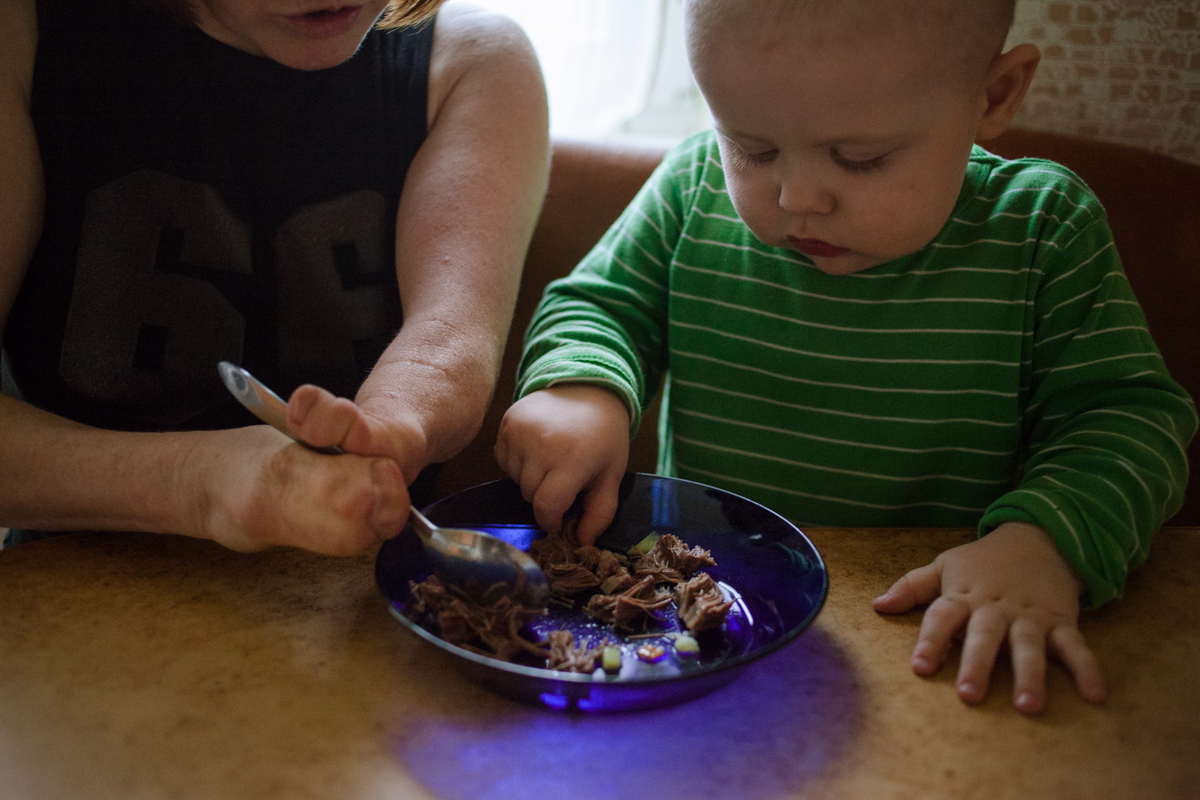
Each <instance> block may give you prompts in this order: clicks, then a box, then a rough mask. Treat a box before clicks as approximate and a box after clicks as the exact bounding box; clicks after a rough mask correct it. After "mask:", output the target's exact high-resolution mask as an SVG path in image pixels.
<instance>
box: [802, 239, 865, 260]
mask: <svg viewBox="0 0 1200 800" xmlns="http://www.w3.org/2000/svg"><path fill="white" fill-rule="evenodd" d="M788 241H789V242H791V243H792V247H794V248H796V249H797V250H799V251H800V252H801V253H804V255H806V256H816V257H817V258H837V257H838V256H841V255H845V254H846V253H849V252H850V250H849V249H847V248H845V247H838V246H837V245H835V244H830V243H829V242H823V241H821V240H820V239H800V238H797V237H795V236H789V237H788Z"/></svg>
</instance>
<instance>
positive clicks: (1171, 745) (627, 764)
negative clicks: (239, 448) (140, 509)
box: [0, 528, 1200, 800]
mask: <svg viewBox="0 0 1200 800" xmlns="http://www.w3.org/2000/svg"><path fill="white" fill-rule="evenodd" d="M806 532H807V533H808V535H809V536H810V538H811V539H812V540H813V542H814V543H815V544H816V545H817V547H818V549H819V550H820V551H821V553H822V555H823V556H824V557H825V559H826V562H827V564H828V567H829V571H830V585H831V589H830V595H829V599H828V601H827V603H826V605H825V607H824V609H823V610H822V611H821V613H820V615H819V616H818V618H817V620H816V622H815V623H814V624H813V626H812V627H811V628H810V629H809V630H808V631H807V632H805V633H804V634H803V635H802V636H801V637H799V638H798V639H797V640H796V641H795V642H794V643H792V644H790V645H788V646H787V647H785V648H783V649H782V650H780V651H779V652H777V653H774V654H773V655H771V656H769V657H767V658H765V659H763V660H762V661H760V662H757V663H756V664H754V665H753V666H752V667H750V669H748V670H747V671H746V672H745V673H744V674H743V675H742V676H741V677H739V678H738V679H737V680H736V681H735V682H734V683H733V684H731V685H730V686H728V687H725V688H723V689H720V690H718V691H717V692H714V693H713V694H711V695H708V696H706V697H702V698H700V699H697V700H694V701H692V702H690V703H686V704H683V705H680V706H676V707H673V708H667V709H661V710H655V711H647V712H638V713H634V714H612V715H602V716H578V715H566V714H562V713H560V712H554V711H549V710H543V709H537V708H532V707H527V706H523V705H519V704H517V703H514V702H512V701H509V700H506V699H504V698H501V697H498V696H496V695H494V694H492V693H490V692H488V691H487V690H485V689H482V688H479V687H477V686H475V685H474V684H471V683H469V682H467V681H466V680H465V679H464V678H462V677H461V676H460V675H459V674H458V673H457V672H456V670H455V669H454V664H453V660H452V658H451V657H450V656H448V655H446V654H445V653H443V652H442V651H440V650H438V649H437V648H435V647H433V646H431V645H429V644H428V643H425V642H423V641H421V640H420V639H418V637H416V636H414V635H413V634H412V633H410V632H409V631H407V630H405V629H403V628H402V627H401V626H400V625H399V624H398V623H397V622H396V621H395V620H394V619H393V618H392V617H391V616H390V614H389V613H388V611H387V609H386V606H385V604H384V602H383V600H382V599H381V597H380V596H379V594H378V593H377V591H376V589H375V586H374V580H373V574H372V567H373V559H372V558H371V557H361V558H357V559H334V558H326V557H322V556H316V555H312V554H309V553H305V552H301V551H296V550H283V549H280V550H272V551H268V552H264V553H256V554H249V555H247V554H239V553H233V552H230V551H227V550H224V549H222V548H220V547H218V546H216V545H213V544H210V543H207V542H201V541H194V540H189V539H183V538H177V537H169V536H155V535H136V534H83V535H79V536H71V537H64V538H61V539H57V540H50V541H46V542H38V543H34V544H29V545H22V546H20V547H17V548H13V549H10V550H5V551H3V552H0V798H5V799H7V798H20V800H26V799H29V800H33V799H34V798H72V799H74V798H96V800H106V799H107V798H121V800H130V799H131V798H166V797H170V798H256V799H261V798H288V799H289V800H290V799H291V798H305V797H322V798H323V797H336V798H339V800H359V799H360V798H372V799H374V798H443V799H444V800H449V799H450V798H455V799H457V798H471V799H472V800H477V799H478V800H490V799H493V798H494V799H495V800H502V799H503V800H507V799H508V798H522V797H537V798H565V797H570V798H573V799H575V798H579V799H581V800H592V798H596V800H600V798H604V800H622V799H623V798H626V797H629V798H634V797H636V798H639V800H642V798H647V797H652V798H655V800H685V799H686V800H696V799H697V798H712V797H735V798H739V800H778V799H780V798H808V797H814V798H816V797H819V798H847V799H849V798H856V799H857V798H867V797H869V798H909V797H921V798H956V799H957V798H975V797H978V798H989V800H991V799H994V798H1022V799H1023V798H1033V797H1036V798H1089V799H1090V800H1095V799H1098V798H1155V800H1168V799H1169V798H1186V797H1191V798H1195V797H1200V666H1198V665H1200V528H1178V529H1166V530H1164V531H1162V532H1160V533H1159V535H1158V537H1157V538H1156V540H1155V543H1154V548H1153V553H1152V554H1151V557H1150V559H1149V561H1148V562H1147V563H1146V564H1145V565H1144V566H1143V567H1141V568H1140V569H1138V570H1137V571H1135V572H1134V574H1133V575H1132V576H1131V578H1130V580H1129V583H1128V586H1127V589H1126V596H1125V598H1124V599H1123V600H1121V601H1119V602H1117V603H1114V604H1110V605H1109V606H1108V607H1106V608H1104V609H1101V610H1100V611H1098V612H1095V613H1089V614H1086V615H1085V617H1084V620H1083V623H1082V624H1083V629H1084V632H1085V634H1086V635H1087V636H1088V639H1089V641H1090V642H1091V644H1092V646H1093V647H1094V649H1095V651H1096V653H1097V656H1098V657H1099V659H1100V662H1101V665H1102V667H1103V669H1104V673H1105V676H1106V678H1107V680H1108V683H1109V699H1108V700H1107V701H1106V702H1105V703H1104V704H1103V705H1102V706H1099V707H1093V706H1089V705H1087V704H1086V703H1084V702H1082V701H1081V700H1079V698H1078V697H1077V696H1076V695H1075V693H1074V690H1073V688H1072V686H1071V684H1070V680H1069V678H1068V676H1067V675H1066V673H1065V671H1064V670H1062V669H1061V668H1060V667H1057V666H1056V667H1053V668H1052V669H1051V674H1050V689H1051V694H1050V701H1049V705H1048V708H1047V710H1046V711H1045V713H1043V714H1042V715H1041V716H1040V717H1036V718H1028V717H1024V716H1022V715H1020V714H1018V713H1017V712H1016V711H1014V710H1013V709H1012V707H1011V705H1010V700H1009V695H1010V692H1011V687H1012V682H1011V672H1010V671H1009V670H1008V669H1007V667H1005V668H1002V669H1001V670H1000V673H999V676H998V677H997V679H996V680H995V681H994V683H993V687H992V692H991V695H990V696H989V699H988V700H987V701H986V702H985V703H983V704H982V705H980V706H977V707H968V706H966V705H964V704H963V703H961V702H960V701H959V700H958V699H957V697H956V696H955V694H954V689H953V678H954V670H955V668H956V667H957V663H956V662H955V661H952V662H951V663H949V664H947V666H946V667H944V668H943V669H942V671H941V672H940V673H939V674H938V675H937V676H936V677H934V678H930V679H922V678H918V677H916V676H914V675H913V674H912V672H911V671H910V669H909V665H908V661H909V659H908V657H909V653H910V652H911V649H912V645H913V642H914V640H915V637H916V633H917V629H918V626H919V623H920V616H919V614H918V613H912V614H907V615H904V616H900V617H884V616H880V615H878V614H876V613H875V612H874V611H872V609H871V606H870V601H871V598H873V597H874V596H876V595H877V594H880V593H881V592H882V591H883V590H884V589H885V588H886V587H887V586H888V585H889V584H890V583H891V581H892V580H893V579H894V578H895V577H897V576H898V575H900V574H902V573H903V572H904V571H905V570H907V569H909V568H911V567H914V566H918V565H920V564H923V563H926V562H927V561H928V560H930V559H931V558H932V557H933V556H934V555H935V554H936V553H937V552H939V551H940V550H943V549H945V548H947V547H950V546H953V545H955V544H958V543H960V542H963V541H967V540H968V539H969V538H970V537H971V535H972V534H971V532H969V531H961V530H890V529H884V530H857V529H813V530H809V531H806Z"/></svg>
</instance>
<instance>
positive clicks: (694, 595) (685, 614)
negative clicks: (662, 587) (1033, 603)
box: [675, 572, 733, 632]
mask: <svg viewBox="0 0 1200 800" xmlns="http://www.w3.org/2000/svg"><path fill="white" fill-rule="evenodd" d="M675 605H676V607H677V608H678V609H679V619H680V620H681V621H682V622H683V624H684V625H685V626H686V627H687V629H688V630H689V631H692V632H696V631H706V630H709V629H711V628H719V627H721V624H722V623H724V622H725V616H726V615H727V614H728V613H729V608H730V606H732V605H733V601H732V600H726V599H725V595H723V594H721V587H720V586H717V582H716V581H714V580H713V579H712V575H709V574H708V573H707V572H701V573H700V574H698V575H696V576H695V577H694V578H692V579H691V580H689V581H687V582H685V583H680V584H678V585H677V586H676V587H675Z"/></svg>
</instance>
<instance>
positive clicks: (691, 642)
mask: <svg viewBox="0 0 1200 800" xmlns="http://www.w3.org/2000/svg"><path fill="white" fill-rule="evenodd" d="M675 652H676V653H679V655H681V656H698V655H700V643H699V642H697V641H696V640H695V639H693V638H692V637H691V636H688V635H687V634H686V633H685V634H683V635H682V636H680V637H679V638H678V639H676V640H675Z"/></svg>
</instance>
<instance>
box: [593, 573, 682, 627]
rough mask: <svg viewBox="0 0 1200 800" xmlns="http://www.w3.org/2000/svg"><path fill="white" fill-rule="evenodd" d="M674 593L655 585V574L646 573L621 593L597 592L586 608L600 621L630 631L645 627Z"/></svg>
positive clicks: (668, 602) (669, 600)
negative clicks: (659, 589)
mask: <svg viewBox="0 0 1200 800" xmlns="http://www.w3.org/2000/svg"><path fill="white" fill-rule="evenodd" d="M670 602H671V595H670V594H668V593H667V592H659V591H658V590H657V589H656V588H655V584H654V578H652V577H650V576H646V577H645V578H642V579H641V580H640V581H638V582H637V583H635V584H633V585H632V586H630V587H629V588H627V589H625V590H624V591H622V592H620V593H619V594H595V595H592V597H591V598H590V599H589V600H588V603H587V605H586V606H584V609H583V610H584V611H586V612H587V613H588V614H589V615H591V616H592V617H595V618H596V620H597V621H599V622H602V623H604V624H606V625H612V626H613V627H614V628H618V629H621V630H628V631H636V630H645V629H646V627H647V626H648V625H649V623H650V621H651V620H653V619H654V612H655V611H657V610H659V609H660V608H663V607H664V606H667V605H669V604H670Z"/></svg>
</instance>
